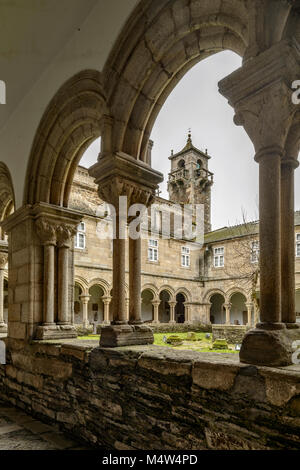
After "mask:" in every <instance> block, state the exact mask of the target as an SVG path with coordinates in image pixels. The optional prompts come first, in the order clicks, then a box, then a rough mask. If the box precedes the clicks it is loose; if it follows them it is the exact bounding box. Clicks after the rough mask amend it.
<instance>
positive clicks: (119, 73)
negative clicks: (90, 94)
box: [104, 0, 249, 161]
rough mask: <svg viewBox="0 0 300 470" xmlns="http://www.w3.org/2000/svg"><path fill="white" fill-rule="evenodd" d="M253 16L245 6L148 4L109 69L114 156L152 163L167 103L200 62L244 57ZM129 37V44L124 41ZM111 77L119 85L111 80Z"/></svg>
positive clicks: (135, 15)
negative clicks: (222, 55) (229, 54)
mask: <svg viewBox="0 0 300 470" xmlns="http://www.w3.org/2000/svg"><path fill="white" fill-rule="evenodd" d="M248 20H249V11H248V10H247V8H246V7H245V5H244V4H243V3H242V2H239V1H233V2H230V3H229V2H226V3H225V4H224V5H223V4H222V8H221V7H220V2H219V1H216V0H211V1H210V2H205V3H204V4H201V2H198V1H191V2H189V3H187V2H186V1H185V0H176V1H173V2H169V1H168V0H161V1H160V2H157V3H156V5H155V7H154V6H153V2H145V3H144V6H143V9H140V8H137V10H136V11H135V12H134V13H133V15H132V18H131V24H130V28H129V29H127V30H126V32H125V31H124V33H123V34H121V35H120V38H119V40H118V41H117V43H116V45H115V47H114V49H113V51H112V53H111V56H110V57H109V59H108V61H107V64H106V67H105V69H104V86H105V89H106V90H107V96H108V100H109V108H110V112H111V116H112V117H113V119H114V122H113V123H112V147H111V149H112V151H113V152H114V151H124V152H125V153H127V154H129V155H131V156H133V157H134V158H136V159H140V160H142V161H146V160H147V146H148V140H149V137H150V134H151V130H152V127H153V124H154V122H155V120H156V117H157V115H158V113H159V111H160V109H161V107H162V106H163V104H164V102H165V100H166V98H167V97H168V95H169V94H170V93H171V91H172V90H173V89H174V87H175V86H176V84H177V83H178V82H179V81H180V79H181V78H182V77H183V76H184V75H185V73H186V72H187V71H188V70H189V69H190V68H192V67H193V65H195V64H196V63H198V62H199V61H201V60H203V59H205V58H206V57H208V56H210V55H212V54H214V53H216V52H219V51H222V50H226V49H229V50H232V51H234V52H236V53H237V54H239V55H241V56H243V55H244V53H245V51H246V48H247V45H248ZM125 38H126V39H125ZM112 77H114V78H115V80H112Z"/></svg>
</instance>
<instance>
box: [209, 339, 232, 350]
mask: <svg viewBox="0 0 300 470" xmlns="http://www.w3.org/2000/svg"><path fill="white" fill-rule="evenodd" d="M212 349H228V343H227V341H226V339H216V341H214V342H213V345H212Z"/></svg>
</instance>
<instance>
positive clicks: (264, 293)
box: [255, 146, 284, 329]
mask: <svg viewBox="0 0 300 470" xmlns="http://www.w3.org/2000/svg"><path fill="white" fill-rule="evenodd" d="M281 157H282V150H281V149H280V147H276V146H274V147H268V148H266V149H264V150H262V151H260V152H259V153H257V154H256V157H255V159H256V161H257V162H258V163H259V214H260V225H259V241H260V255H259V258H260V310H261V315H260V318H261V324H259V327H260V328H264V329H282V328H283V327H284V325H283V324H282V323H281V253H280V242H281V240H280V212H281V206H280V204H281V201H280V161H281Z"/></svg>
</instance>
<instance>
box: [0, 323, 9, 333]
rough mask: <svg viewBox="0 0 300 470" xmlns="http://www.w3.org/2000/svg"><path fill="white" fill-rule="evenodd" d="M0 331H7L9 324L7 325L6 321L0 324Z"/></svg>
mask: <svg viewBox="0 0 300 470" xmlns="http://www.w3.org/2000/svg"><path fill="white" fill-rule="evenodd" d="M0 333H2V334H4V333H7V325H6V323H1V324H0Z"/></svg>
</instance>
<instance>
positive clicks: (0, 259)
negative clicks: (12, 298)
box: [0, 253, 8, 333]
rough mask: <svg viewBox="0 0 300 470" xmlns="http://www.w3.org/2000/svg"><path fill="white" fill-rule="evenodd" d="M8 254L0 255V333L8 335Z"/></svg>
mask: <svg viewBox="0 0 300 470" xmlns="http://www.w3.org/2000/svg"><path fill="white" fill-rule="evenodd" d="M7 259H8V256H7V253H0V333H7V324H6V323H5V322H4V305H3V303H4V269H5V266H6V264H7Z"/></svg>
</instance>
